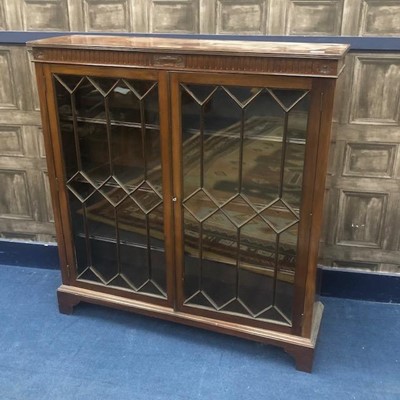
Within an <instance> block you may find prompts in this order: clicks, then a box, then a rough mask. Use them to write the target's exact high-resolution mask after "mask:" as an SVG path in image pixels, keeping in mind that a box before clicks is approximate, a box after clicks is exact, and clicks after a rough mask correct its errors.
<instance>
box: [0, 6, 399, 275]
mask: <svg viewBox="0 0 400 400" xmlns="http://www.w3.org/2000/svg"><path fill="white" fill-rule="evenodd" d="M0 30H20V31H65V32H67V31H86V32H99V31H102V32H152V33H183V34H197V33H204V34H214V33H215V34H228V35H235V34H241V35H243V34H249V35H318V36H324V35H326V36H340V35H349V36H399V35H400V0H0ZM34 82H35V81H34V78H33V70H32V66H31V63H30V55H29V52H27V51H26V50H25V48H23V47H17V46H3V47H0V236H1V237H3V238H6V239H22V240H34V241H45V242H47V241H49V242H51V241H54V240H55V238H54V227H53V216H52V210H51V204H50V198H49V190H48V179H47V174H46V165H45V155H44V150H43V143H42V139H41V131H40V116H39V110H38V99H37V93H36V88H35V85H34ZM399 110H400V54H399V53H397V54H396V53H384V54H382V53H371V54H368V53H365V54H364V53H351V54H350V55H349V56H348V57H347V67H346V70H345V73H344V76H343V77H342V80H341V82H340V83H339V88H338V92H337V102H336V113H335V115H336V116H335V127H334V134H333V138H332V151H331V160H330V170H329V176H328V181H327V193H326V194H327V196H326V209H325V222H324V235H323V238H322V242H323V243H322V246H321V251H320V259H321V263H322V264H324V265H329V266H336V267H345V268H357V269H364V270H369V271H371V270H372V271H385V272H396V273H400V229H399V227H400V210H399V209H400V207H399V205H400V111H399Z"/></svg>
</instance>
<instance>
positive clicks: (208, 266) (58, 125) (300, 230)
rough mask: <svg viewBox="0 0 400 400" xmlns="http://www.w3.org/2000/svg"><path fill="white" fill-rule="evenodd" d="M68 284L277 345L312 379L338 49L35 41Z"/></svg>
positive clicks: (95, 299)
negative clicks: (319, 245) (318, 274)
mask: <svg viewBox="0 0 400 400" xmlns="http://www.w3.org/2000/svg"><path fill="white" fill-rule="evenodd" d="M29 46H30V47H31V48H32V52H33V58H34V62H35V68H36V75H37V82H38V88H39V97H40V106H41V115H42V124H43V132H44V138H45V146H46V155H47V162H48V171H49V178H50V187H51V193H52V201H53V208H54V215H55V224H56V231H57V240H58V248H59V255H60V264H61V272H62V285H61V286H60V287H59V289H58V302H59V308H60V311H61V312H62V313H66V314H69V313H71V312H72V311H73V307H74V306H76V305H77V304H78V303H79V302H81V301H85V302H90V303H95V304H101V305H105V306H110V307H114V308H119V309H123V310H128V311H134V312H137V313H142V314H145V315H149V316H154V317H159V318H164V319H167V320H172V321H176V322H180V323H184V324H188V325H192V326H196V327H200V328H206V329H210V330H214V331H218V332H221V333H226V334H231V335H236V336H239V337H243V338H247V339H252V340H256V341H260V342H263V343H267V344H273V345H277V346H280V347H282V348H283V349H284V350H285V351H287V352H288V353H289V354H291V355H292V356H293V357H294V359H295V361H296V366H297V368H298V369H300V370H303V371H311V368H312V361H313V354H314V349H315V344H316V340H317V335H318V330H319V325H320V321H321V317H322V312H323V306H322V305H321V303H320V302H318V301H317V299H316V296H315V292H316V289H315V288H316V264H317V256H318V242H319V235H320V230H321V223H322V209H323V197H324V184H325V175H326V169H327V159H328V149H329V141H330V130H331V123H332V109H333V97H334V88H335V83H336V80H337V78H338V76H339V74H340V72H341V71H342V69H343V67H344V61H343V60H344V55H345V54H346V52H347V50H348V46H346V45H340V44H321V45H319V44H306V43H272V42H261V41H260V42H251V41H249V42H246V41H222V40H198V39H192V40H189V39H169V38H137V37H118V36H82V35H76V36H64V37H57V38H51V39H42V40H38V41H34V42H30V43H29Z"/></svg>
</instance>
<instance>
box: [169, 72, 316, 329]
mask: <svg viewBox="0 0 400 400" xmlns="http://www.w3.org/2000/svg"><path fill="white" fill-rule="evenodd" d="M311 84H312V81H311V80H310V79H306V78H287V77H285V78H280V77H254V76H242V77H238V76H229V75H227V74H225V75H220V74H218V75H216V74H196V75H194V74H189V73H182V74H175V75H173V76H172V104H173V105H179V106H177V107H174V108H173V109H172V113H173V114H172V116H173V118H172V119H173V133H174V136H173V140H174V142H173V152H174V153H173V159H174V162H175V164H174V167H176V169H175V171H174V191H175V194H176V198H177V201H176V207H175V218H176V222H177V226H176V229H175V233H176V243H177V245H176V249H177V250H176V259H177V268H178V279H177V291H178V308H179V309H180V310H183V311H188V312H190V313H197V314H199V315H203V316H207V317H213V318H218V319H226V320H228V321H232V322H239V323H243V324H246V325H255V326H262V327H268V326H269V325H270V326H274V329H275V330H276V329H280V330H281V331H287V332H289V331H291V332H292V331H293V330H294V329H297V328H298V327H299V325H300V323H301V321H300V316H301V315H300V314H301V312H302V311H301V310H302V304H303V301H304V285H305V276H306V269H307V247H308V244H307V243H308V242H307V237H308V232H309V230H310V218H309V215H310V214H311V212H310V205H311V200H312V190H307V191H306V190H304V187H306V186H307V187H308V188H310V187H311V188H312V182H313V176H314V172H315V171H314V170H315V165H312V162H308V164H307V165H306V162H305V159H306V154H307V159H310V160H312V159H313V158H314V157H315V147H316V146H315V143H316V138H317V129H315V126H318V118H319V110H317V111H316V112H315V111H313V113H314V114H313V115H312V116H310V104H311V103H312V102H313V101H314V102H315V99H316V98H317V97H318V96H320V93H314V92H315V91H313V90H312V87H311ZM311 119H313V120H314V122H315V120H317V124H315V123H314V124H313V123H311ZM313 127H314V128H313ZM299 238H300V240H299ZM299 303H300V306H298V304H299Z"/></svg>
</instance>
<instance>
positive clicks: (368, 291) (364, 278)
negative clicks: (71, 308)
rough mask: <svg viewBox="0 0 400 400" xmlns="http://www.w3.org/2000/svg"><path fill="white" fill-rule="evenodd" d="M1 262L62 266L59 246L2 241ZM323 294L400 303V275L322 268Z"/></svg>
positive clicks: (321, 283)
mask: <svg viewBox="0 0 400 400" xmlns="http://www.w3.org/2000/svg"><path fill="white" fill-rule="evenodd" d="M0 265H15V266H21V267H33V268H44V269H58V268H59V261H58V249H57V245H55V244H53V243H51V244H48V243H46V244H44V243H33V242H12V241H8V240H0ZM319 274H320V294H321V295H322V296H327V297H341V298H347V299H355V300H367V301H379V302H384V303H400V275H388V274H379V273H366V272H355V271H345V270H343V269H336V268H327V267H323V268H319Z"/></svg>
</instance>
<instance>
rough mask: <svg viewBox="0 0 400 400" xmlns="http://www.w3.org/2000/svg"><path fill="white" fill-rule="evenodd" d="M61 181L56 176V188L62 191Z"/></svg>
mask: <svg viewBox="0 0 400 400" xmlns="http://www.w3.org/2000/svg"><path fill="white" fill-rule="evenodd" d="M59 183H60V182H59V181H58V178H57V177H56V190H57V192H59V191H60V187H59Z"/></svg>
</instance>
